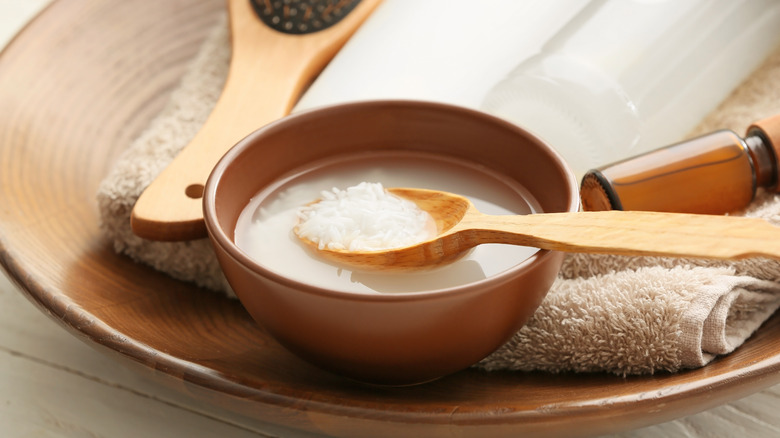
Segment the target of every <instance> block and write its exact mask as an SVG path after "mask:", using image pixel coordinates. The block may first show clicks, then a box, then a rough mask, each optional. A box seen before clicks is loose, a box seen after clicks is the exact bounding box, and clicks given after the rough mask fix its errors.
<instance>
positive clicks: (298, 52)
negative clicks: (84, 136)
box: [130, 0, 381, 241]
mask: <svg viewBox="0 0 780 438" xmlns="http://www.w3.org/2000/svg"><path fill="white" fill-rule="evenodd" d="M380 2H381V0H359V1H356V0H350V1H348V0H339V1H336V0H320V1H319V2H314V3H319V4H323V5H326V6H327V7H325V8H324V9H323V10H322V11H319V12H316V13H314V12H313V13H311V14H309V15H311V16H312V17H316V19H315V18H312V19H309V17H308V15H307V12H310V11H303V12H296V11H293V10H292V9H295V8H293V6H294V5H290V4H288V3H287V2H284V3H282V2H270V1H264V2H260V1H257V0H251V1H250V0H228V12H229V19H230V32H231V36H230V43H231V49H232V53H231V60H230V67H229V72H228V77H227V80H226V82H225V86H224V89H223V90H222V94H221V95H220V97H219V100H218V101H217V103H216V105H215V107H214V109H213V110H212V112H211V114H210V115H209V117H208V119H207V120H206V122H205V124H204V125H203V127H202V128H201V129H200V131H199V132H198V133H197V135H196V136H195V137H194V138H193V139H192V140H191V141H190V143H189V144H188V145H187V146H186V147H185V148H184V149H183V150H182V151H181V152H180V153H179V155H178V156H176V158H175V159H174V160H173V162H171V164H170V165H168V167H166V168H165V170H163V172H161V173H160V175H159V176H157V178H156V179H155V180H154V181H153V182H152V183H151V184H150V185H149V187H147V188H146V189H145V191H144V192H143V193H142V194H141V196H140V197H139V198H138V201H137V202H136V204H135V206H134V207H133V212H132V215H131V218H130V225H131V228H132V230H133V233H134V234H136V235H137V236H139V237H142V238H145V239H150V240H165V241H177V240H191V239H197V238H202V237H206V225H205V222H204V220H203V206H202V201H201V198H202V196H203V187H204V185H205V184H206V179H207V178H208V176H209V174H210V173H211V170H212V169H213V168H214V166H215V165H216V164H217V161H219V159H220V158H221V157H222V155H224V154H225V152H227V150H228V149H230V147H232V146H233V145H235V144H236V143H237V142H238V141H239V140H241V139H242V138H244V137H245V136H246V135H247V134H249V133H251V132H252V131H254V130H255V129H257V128H260V127H261V126H263V125H265V124H267V123H268V122H271V121H273V120H276V119H278V118H281V117H283V116H284V115H286V114H288V113H289V112H290V111H291V109H292V107H293V105H294V104H295V103H296V101H297V100H298V98H299V96H300V95H301V93H302V92H303V91H304V89H305V88H306V87H307V86H308V84H309V83H310V82H311V81H312V80H313V79H314V78H315V77H316V76H317V74H319V73H320V71H322V69H323V68H324V67H325V65H326V64H327V63H328V62H329V61H330V60H331V59H332V58H333V56H334V55H335V54H336V52H337V51H338V50H339V49H340V48H341V46H343V45H344V43H345V42H346V41H347V39H348V38H349V37H350V36H351V35H352V34H353V33H354V32H355V30H356V29H357V28H358V26H359V25H360V24H361V23H362V22H363V21H364V20H365V19H366V18H367V17H368V16H369V14H370V13H371V12H372V11H373V10H374V8H375V7H376V6H377V5H378V4H379V3H380ZM277 3H278V5H277ZM355 3H357V4H356V5H354V4H355ZM352 6H354V9H348V8H349V7H352ZM340 8H343V9H340ZM340 10H342V11H343V14H342V15H343V16H338V14H337V12H338V11H340ZM293 12H296V13H295V14H294V15H295V16H296V17H298V18H297V20H296V21H295V24H293V21H292V20H290V21H287V19H288V17H289V16H290V15H291V14H292V13H293ZM306 20H308V22H307V21H306ZM317 20H320V21H317ZM328 21H330V22H331V23H328ZM275 23H279V24H280V26H278V28H277V26H276V25H275ZM307 23H308V24H307ZM318 23H321V25H318ZM285 24H289V26H285ZM304 25H307V26H308V27H306V28H305V29H306V30H300V29H302V28H303V27H302V26H304ZM285 27H290V32H285V31H284V29H285ZM319 28H322V29H321V30H319Z"/></svg>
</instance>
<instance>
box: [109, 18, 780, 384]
mask: <svg viewBox="0 0 780 438" xmlns="http://www.w3.org/2000/svg"><path fill="white" fill-rule="evenodd" d="M229 58H230V46H229V40H228V29H227V21H226V19H223V20H222V21H221V22H220V23H219V25H217V26H215V28H214V30H213V32H212V33H211V34H210V36H209V37H208V38H207V39H206V40H205V42H204V44H203V46H202V48H201V50H200V52H199V53H198V55H197V56H196V57H195V58H194V59H193V61H192V63H191V66H190V67H189V69H188V71H187V73H186V74H185V75H184V77H183V78H182V80H181V83H180V85H179V87H178V88H177V89H176V90H175V91H174V92H173V93H172V95H171V98H170V100H169V102H168V104H167V106H166V107H165V108H164V109H163V110H162V112H161V113H160V114H159V115H158V116H157V117H156V118H155V120H153V121H152V122H151V124H150V126H149V127H148V128H147V130H146V131H145V132H144V133H143V134H142V135H141V136H140V137H139V138H138V139H136V140H135V141H134V142H133V144H131V145H130V147H129V148H128V149H127V150H126V151H125V152H124V153H123V154H122V155H121V156H120V157H119V159H118V160H117V162H116V164H115V165H114V167H113V168H112V170H111V171H110V173H109V174H108V175H107V176H106V177H105V179H104V181H103V182H102V184H101V185H100V187H99V191H98V203H99V210H100V218H101V229H102V231H103V233H104V234H105V236H106V237H107V238H108V239H109V240H110V241H111V242H113V245H114V247H115V249H116V251H117V252H119V253H122V254H125V255H127V256H129V257H131V258H132V259H134V260H136V261H137V262H140V263H144V264H147V265H149V266H152V267H153V268H155V269H157V270H159V271H161V272H165V273H167V274H168V275H170V276H172V277H174V278H177V279H179V280H182V281H187V282H192V283H194V284H196V285H199V286H201V287H204V288H206V289H212V290H214V291H217V292H222V293H224V294H226V295H227V296H229V297H231V298H234V295H233V293H232V291H231V290H230V287H229V285H228V284H227V282H226V280H225V279H224V277H223V275H222V271H221V269H220V268H219V265H218V263H217V261H216V257H215V256H214V253H213V251H212V248H211V246H210V243H209V242H208V240H207V239H202V240H196V241H188V242H154V241H148V240H144V239H140V238H138V237H136V236H135V235H133V233H132V231H131V230H130V220H129V218H130V212H131V210H132V207H133V204H134V203H135V201H136V199H138V197H139V196H140V194H141V192H142V191H143V190H144V188H145V187H147V186H148V185H149V184H150V183H151V181H152V180H153V179H154V178H155V176H156V175H157V174H158V173H159V172H160V171H161V170H162V169H163V168H164V167H165V166H166V165H167V164H168V163H169V162H170V161H171V160H172V159H173V157H175V156H176V154H177V152H178V151H179V150H181V149H182V148H183V147H184V146H185V145H186V144H187V143H188V141H189V140H190V139H191V138H192V137H193V136H194V135H195V133H196V132H197V131H198V129H199V128H200V126H201V125H202V124H203V122H204V121H205V119H206V117H207V116H208V114H209V112H210V111H211V108H212V107H213V105H214V103H215V102H216V100H217V98H218V97H219V95H220V92H221V89H222V86H223V84H224V82H225V78H226V76H227V70H228V62H229ZM778 77H780V51H778V52H776V53H775V54H773V55H771V56H770V57H769V58H768V59H767V60H766V61H765V63H764V64H763V65H762V66H761V67H760V68H759V69H758V70H757V71H756V72H754V73H753V74H752V75H751V76H750V77H749V78H748V79H747V80H746V81H745V82H744V83H743V84H742V85H741V86H740V87H739V88H738V89H737V90H735V91H734V93H732V95H731V96H730V97H729V98H728V99H727V100H726V101H725V102H723V103H722V104H721V106H720V107H719V108H717V109H715V110H714V111H713V112H712V114H710V115H709V116H708V117H707V118H706V119H705V120H704V121H702V123H701V124H700V126H698V127H697V128H696V129H695V130H694V132H692V133H691V135H697V134H703V133H706V132H710V131H713V130H716V129H722V128H728V129H733V130H735V131H736V132H739V133H742V132H744V130H745V128H746V127H747V126H748V125H749V124H750V123H751V122H753V121H755V120H758V119H761V118H764V117H767V116H769V115H772V114H775V113H777V112H778V110H780V108H779V107H780V103H779V102H780V85H778V83H777V81H776V79H775V78H778ZM773 80H774V82H773ZM659 146H660V145H659ZM737 214H744V215H747V216H755V217H762V218H765V219H767V220H768V221H770V222H771V223H773V224H775V225H780V198H778V197H777V196H774V195H770V194H767V193H763V192H762V193H759V195H758V196H757V198H756V200H754V202H753V203H752V204H751V205H750V206H749V207H748V208H747V209H746V210H745V211H744V212H740V213H737ZM778 282H780V262H778V261H774V260H766V259H747V260H742V261H737V262H723V261H719V262H718V261H706V260H687V259H686V260H681V259H669V258H653V257H625V256H610V255H585V254H569V255H567V256H566V258H565V261H564V264H563V267H562V269H561V272H560V274H559V276H558V278H557V280H556V282H555V283H554V285H553V287H552V288H551V290H550V292H549V294H548V295H547V297H546V299H545V300H544V302H543V303H542V305H541V307H540V308H539V309H538V310H537V312H536V313H535V315H534V316H533V318H532V319H531V321H530V322H529V323H528V324H527V325H526V326H525V327H523V328H522V329H521V330H520V331H519V332H518V333H516V334H515V336H514V337H513V338H512V339H511V340H510V341H509V342H508V343H507V344H506V345H505V346H503V347H502V348H500V349H499V350H498V351H496V352H494V353H493V354H492V355H490V356H488V357H487V358H485V359H484V360H483V361H482V362H480V363H479V364H477V365H476V366H477V367H480V368H482V369H486V370H523V371H530V370H541V371H548V372H564V371H575V372H610V373H615V374H619V375H629V374H652V373H655V372H661V371H664V372H675V371H679V370H682V369H686V368H696V367H701V366H704V365H706V364H707V363H709V362H710V361H711V360H713V359H714V358H715V357H717V356H718V355H723V354H728V353H730V352H732V351H733V350H734V349H735V348H737V347H739V346H740V345H741V344H742V343H743V342H744V341H745V340H746V339H747V338H748V337H749V336H750V335H751V334H752V333H753V332H754V331H755V330H756V329H757V328H758V327H759V326H760V325H761V324H762V323H763V322H764V321H766V319H767V318H768V317H769V316H771V315H772V313H773V312H774V311H775V310H776V309H777V308H778V307H780V283H778ZM204 293H207V292H204Z"/></svg>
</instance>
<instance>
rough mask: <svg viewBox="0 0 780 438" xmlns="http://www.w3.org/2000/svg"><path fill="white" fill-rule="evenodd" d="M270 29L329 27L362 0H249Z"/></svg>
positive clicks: (301, 31) (293, 30) (290, 30)
mask: <svg viewBox="0 0 780 438" xmlns="http://www.w3.org/2000/svg"><path fill="white" fill-rule="evenodd" d="M249 1H250V3H251V4H252V8H253V9H254V10H255V13H256V14H257V16H258V17H259V18H260V20H262V22H263V23H265V24H266V25H267V26H268V27H270V28H271V29H274V30H277V31H279V32H282V33H289V34H306V33H312V32H317V31H320V30H323V29H327V28H328V27H330V26H333V25H334V24H336V23H338V22H339V21H341V19H342V18H344V17H345V16H347V14H349V13H350V12H351V11H352V10H353V9H355V6H357V4H358V3H360V0H281V1H280V0H249Z"/></svg>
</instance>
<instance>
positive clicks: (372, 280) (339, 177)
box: [235, 151, 541, 293]
mask: <svg viewBox="0 0 780 438" xmlns="http://www.w3.org/2000/svg"><path fill="white" fill-rule="evenodd" d="M363 181H368V182H381V183H382V184H383V185H384V186H385V187H388V188H391V187H415V188H424V189H435V190H444V191H448V192H452V193H457V194H460V195H463V196H465V197H467V198H469V199H470V200H471V201H472V202H473V203H474V205H475V206H476V207H477V209H478V210H480V211H482V212H483V213H487V214H528V213H531V212H539V211H541V209H540V208H539V206H538V203H537V202H536V201H535V200H534V199H533V197H532V196H531V195H530V194H529V193H528V191H527V190H525V189H524V188H523V187H522V186H521V185H520V184H518V183H517V182H515V181H514V180H512V179H510V178H507V177H505V176H503V175H497V174H495V173H494V172H491V171H490V170H488V169H486V168H484V167H481V166H477V165H474V164H471V163H468V162H466V161H462V160H456V159H451V158H443V157H441V156H438V155H431V154H425V153H418V152H397V151H394V152H372V153H370V154H369V153H366V154H357V155H349V156H346V157H337V158H334V159H332V160H328V161H323V162H320V163H314V164H312V165H311V166H310V167H307V168H305V169H300V170H299V171H297V172H293V173H291V174H290V175H288V176H286V177H284V178H281V179H279V180H277V181H276V182H275V183H274V184H272V185H271V186H269V187H267V188H265V189H264V190H263V191H261V192H260V193H258V194H257V195H256V196H255V197H253V198H252V199H251V200H250V201H249V203H248V205H247V206H246V208H245V209H244V211H243V212H242V214H241V216H240V217H239V219H238V223H237V224H236V231H235V242H236V245H238V247H239V248H241V249H242V250H243V251H244V252H246V253H247V255H249V256H250V257H251V258H252V259H253V260H255V261H256V262H257V263H258V264H260V265H262V266H264V267H265V268H266V269H269V270H271V271H274V272H276V273H278V274H280V275H283V276H286V277H289V278H292V279H295V280H297V281H300V282H303V283H308V284H311V285H314V286H319V287H325V288H333V289H338V290H342V291H347V292H365V293H403V292H417V291H427V290H435V289H441V288H446V287H452V286H457V285H462V284H467V283H471V282H474V281H479V280H483V279H485V278H488V277H490V276H493V275H496V274H499V273H501V272H503V271H506V270H507V269H509V268H511V267H513V266H515V265H517V264H518V263H521V262H523V261H524V260H526V259H528V258H529V257H531V256H532V255H533V254H535V253H536V252H537V251H538V250H537V249H536V248H528V247H521V246H514V245H499V244H489V245H480V246H478V247H476V248H474V250H472V251H471V252H469V253H468V254H467V255H466V256H464V257H463V258H461V259H459V260H457V261H455V262H453V263H451V264H449V265H446V266H443V267H439V268H435V269H430V270H425V271H417V272H404V273H398V272H394V273H382V272H360V271H352V270H350V269H349V268H347V267H344V266H339V265H335V264H332V263H330V262H326V261H324V260H322V259H320V258H318V257H317V256H316V254H314V253H313V251H312V250H311V249H310V248H307V247H305V246H304V245H303V244H302V243H301V242H299V240H298V238H297V237H296V236H295V235H294V233H293V231H292V230H293V227H294V226H295V224H296V221H297V217H296V211H297V209H298V208H299V207H300V206H302V205H305V204H307V203H310V202H312V201H314V200H316V199H318V198H319V197H320V192H321V191H322V190H329V189H331V188H332V187H338V188H345V187H349V186H353V185H356V184H358V183H360V182H363Z"/></svg>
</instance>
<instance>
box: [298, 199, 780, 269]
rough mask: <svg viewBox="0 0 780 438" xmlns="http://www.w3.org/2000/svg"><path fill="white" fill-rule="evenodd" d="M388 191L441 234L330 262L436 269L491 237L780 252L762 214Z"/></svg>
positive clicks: (330, 254) (574, 246)
mask: <svg viewBox="0 0 780 438" xmlns="http://www.w3.org/2000/svg"><path fill="white" fill-rule="evenodd" d="M388 191H390V192H392V193H394V194H396V195H398V196H400V197H402V198H406V199H409V200H411V201H414V202H415V203H416V204H417V205H418V206H419V207H420V208H421V209H423V210H425V211H427V212H428V213H430V214H431V216H432V217H433V218H434V220H435V221H436V224H437V228H438V230H439V235H438V236H436V237H435V238H433V239H430V240H427V241H425V242H421V243H419V244H415V245H412V246H407V247H403V248H394V249H388V250H381V251H339V250H328V249H317V245H316V244H315V243H314V242H311V241H309V240H307V239H303V238H302V239H301V240H303V241H304V243H306V244H308V245H310V246H312V247H313V248H315V251H317V253H318V254H319V255H320V256H322V257H324V258H326V259H329V260H332V261H336V262H338V263H342V264H346V265H349V266H352V267H357V268H361V269H369V270H377V269H382V270H408V269H419V268H424V267H433V266H436V265H439V264H442V263H446V262H449V261H451V260H454V259H457V258H458V257H459V256H460V255H461V254H462V253H463V252H464V251H467V250H469V249H471V248H473V247H475V246H477V245H480V244H483V243H504V244H510V245H522V246H530V247H536V248H541V249H549V250H556V251H565V252H581V253H601V254H621V255H633V256H638V255H645V256H647V255H652V256H672V257H693V258H712V259H740V258H746V257H762V256H763V257H770V258H780V227H775V226H773V225H772V224H770V223H768V222H767V221H765V220H763V219H759V218H745V217H735V216H716V215H699V214H683V213H657V212H647V211H597V212H568V213H539V214H529V215H516V216H515V215H505V216H491V215H486V214H483V213H481V212H479V211H478V210H477V209H476V208H475V207H474V205H473V204H472V203H471V201H469V200H468V199H466V198H464V197H462V196H459V195H455V194H452V193H447V192H441V191H436V190H424V189H410V188H395V189H388Z"/></svg>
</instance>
